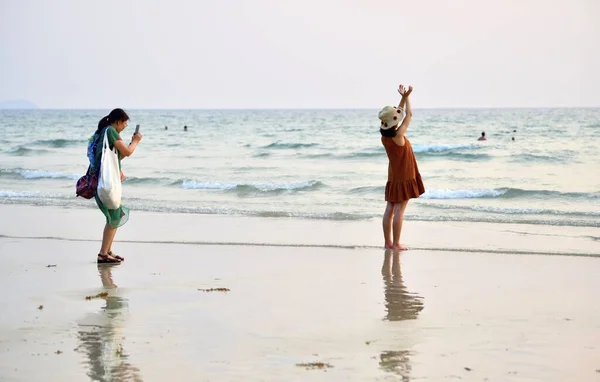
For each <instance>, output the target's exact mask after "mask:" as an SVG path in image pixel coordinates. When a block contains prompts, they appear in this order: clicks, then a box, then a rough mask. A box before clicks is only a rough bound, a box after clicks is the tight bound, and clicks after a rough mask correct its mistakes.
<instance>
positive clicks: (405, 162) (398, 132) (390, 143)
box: [379, 85, 425, 250]
mask: <svg viewBox="0 0 600 382" xmlns="http://www.w3.org/2000/svg"><path fill="white" fill-rule="evenodd" d="M398 92H399V93H400V95H402V100H401V101H400V105H399V106H398V107H393V106H386V107H384V108H383V109H381V111H380V112H379V119H380V120H381V127H380V130H379V131H380V132H381V143H382V144H383V147H385V151H386V153H387V156H388V159H389V165H388V181H387V184H386V185H385V201H386V202H387V206H386V208H385V212H384V214H383V238H384V240H385V248H388V249H396V250H407V249H408V248H407V247H406V246H404V245H402V244H401V243H400V234H401V232H402V222H403V220H404V211H405V210H406V206H407V205H408V201H409V199H413V198H418V197H419V196H421V195H422V194H423V193H424V192H425V187H424V186H423V181H422V180H421V174H419V168H418V167H417V160H416V159H415V154H414V152H413V149H412V146H411V145H410V142H409V141H408V138H406V136H405V134H406V130H407V129H408V125H409V124H410V120H411V118H412V108H411V105H410V100H409V95H410V93H411V92H412V87H411V86H409V87H408V89H405V88H404V85H400V87H399V88H398ZM405 106H406V114H405V115H404V107H405ZM392 231H393V239H392Z"/></svg>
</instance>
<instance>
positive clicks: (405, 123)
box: [396, 88, 412, 137]
mask: <svg viewBox="0 0 600 382" xmlns="http://www.w3.org/2000/svg"><path fill="white" fill-rule="evenodd" d="M410 90H411V91H412V88H410ZM404 98H406V117H404V120H403V121H402V124H401V125H400V127H399V128H398V132H397V133H396V136H400V137H404V134H406V130H408V125H410V120H411V118H412V107H411V105H410V98H409V97H408V96H405V97H404Z"/></svg>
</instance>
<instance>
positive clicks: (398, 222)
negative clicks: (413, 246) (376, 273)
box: [392, 200, 408, 251]
mask: <svg viewBox="0 0 600 382" xmlns="http://www.w3.org/2000/svg"><path fill="white" fill-rule="evenodd" d="M407 205H408V200H403V201H401V202H400V203H395V204H394V220H393V231H394V242H393V243H392V247H393V248H394V249H399V250H401V251H405V250H407V249H408V248H407V247H406V246H404V245H402V244H400V235H401V234H402V223H403V222H404V211H405V210H406V206H407Z"/></svg>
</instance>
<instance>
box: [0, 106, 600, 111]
mask: <svg viewBox="0 0 600 382" xmlns="http://www.w3.org/2000/svg"><path fill="white" fill-rule="evenodd" d="M113 108H114V107H113ZM108 109H110V108H98V107H94V108H86V107H77V108H69V107H58V108H55V107H49V108H46V107H35V108H0V111H5V110H15V111H35V110H39V111H54V110H57V111H58V110H73V111H86V110H94V111H95V110H108ZM124 109H126V110H146V111H151V110H172V111H214V110H223V111H237V110H264V111H268V110H378V109H379V108H371V107H356V108H349V107H343V108H339V107H273V108H262V107H256V108H230V107H224V108H218V107H217V108H148V107H141V108H137V107H131V108H124ZM413 109H415V110H494V109H495V110H507V109H522V110H523V109H600V106H442V107H413Z"/></svg>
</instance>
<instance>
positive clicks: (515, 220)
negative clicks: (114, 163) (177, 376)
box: [0, 190, 600, 228]
mask: <svg viewBox="0 0 600 382" xmlns="http://www.w3.org/2000/svg"><path fill="white" fill-rule="evenodd" d="M0 203H2V204H25V205H34V206H54V207H73V206H76V207H78V208H87V209H93V208H96V206H95V203H90V201H89V200H85V199H81V198H75V197H74V195H71V194H69V195H67V194H63V195H50V194H43V193H41V192H19V191H10V190H9V191H6V190H0ZM125 203H126V204H127V206H129V207H131V208H132V209H135V210H137V211H147V212H160V213H189V214H206V215H226V216H254V217H265V218H297V219H307V220H332V221H361V220H363V221H364V220H369V219H380V218H381V213H380V212H379V211H377V212H373V213H368V212H364V213H347V212H336V211H329V212H307V211H296V210H294V211H282V210H272V209H259V210H245V209H236V208H225V207H220V206H219V207H210V206H209V207H195V206H188V205H187V204H179V205H173V204H169V203H168V202H164V201H160V200H148V199H142V198H128V199H126V200H125ZM546 216H547V218H543V217H542V218H540V217H538V216H536V217H533V216H531V215H518V214H493V213H486V214H480V215H473V214H468V215H467V214H461V213H456V214H448V213H442V214H423V213H420V214H418V215H410V214H408V215H406V216H405V218H406V220H413V221H432V222H478V223H479V222H480V223H498V224H532V225H549V226H572V227H599V228H600V219H598V217H597V216H590V215H581V216H576V215H566V216H561V215H546Z"/></svg>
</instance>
